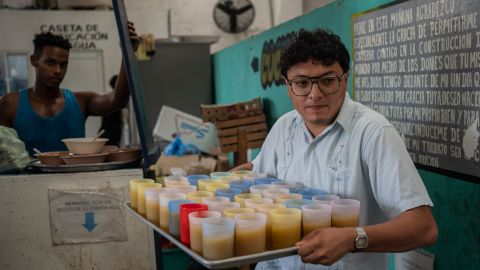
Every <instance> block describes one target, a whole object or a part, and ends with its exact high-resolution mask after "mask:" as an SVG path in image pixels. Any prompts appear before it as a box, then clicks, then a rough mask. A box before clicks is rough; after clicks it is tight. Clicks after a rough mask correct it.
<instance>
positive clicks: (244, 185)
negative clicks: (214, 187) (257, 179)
mask: <svg viewBox="0 0 480 270" xmlns="http://www.w3.org/2000/svg"><path fill="white" fill-rule="evenodd" d="M251 186H253V181H252V180H235V181H231V182H230V188H236V189H240V190H241V191H242V193H248V192H249V191H250V187H251Z"/></svg>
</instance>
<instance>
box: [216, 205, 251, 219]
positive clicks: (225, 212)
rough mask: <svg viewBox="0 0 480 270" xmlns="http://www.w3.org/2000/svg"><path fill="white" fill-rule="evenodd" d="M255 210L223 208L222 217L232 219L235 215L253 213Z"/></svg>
mask: <svg viewBox="0 0 480 270" xmlns="http://www.w3.org/2000/svg"><path fill="white" fill-rule="evenodd" d="M254 212H255V210H254V209H253V208H238V207H231V208H225V209H224V210H223V215H224V216H225V217H227V218H234V217H235V215H237V214H243V213H254Z"/></svg>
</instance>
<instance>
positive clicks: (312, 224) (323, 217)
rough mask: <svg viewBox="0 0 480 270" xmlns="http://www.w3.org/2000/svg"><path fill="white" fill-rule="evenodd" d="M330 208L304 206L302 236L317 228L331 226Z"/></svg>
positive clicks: (322, 205) (314, 205)
mask: <svg viewBox="0 0 480 270" xmlns="http://www.w3.org/2000/svg"><path fill="white" fill-rule="evenodd" d="M331 217H332V207H331V206H330V205H328V204H313V203H312V204H306V205H303V206H302V224H303V236H305V235H307V234H309V233H311V232H312V231H313V230H315V229H318V228H327V227H331V226H332V219H331Z"/></svg>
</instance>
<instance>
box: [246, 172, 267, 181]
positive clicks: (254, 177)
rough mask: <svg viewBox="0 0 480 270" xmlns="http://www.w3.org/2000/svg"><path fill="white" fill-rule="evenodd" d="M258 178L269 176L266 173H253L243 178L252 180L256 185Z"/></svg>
mask: <svg viewBox="0 0 480 270" xmlns="http://www.w3.org/2000/svg"><path fill="white" fill-rule="evenodd" d="M256 178H267V174H266V173H256V172H252V173H249V174H247V175H245V176H243V179H248V180H252V181H253V182H254V183H255V179H256Z"/></svg>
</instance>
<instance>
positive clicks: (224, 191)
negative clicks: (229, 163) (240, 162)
mask: <svg viewBox="0 0 480 270" xmlns="http://www.w3.org/2000/svg"><path fill="white" fill-rule="evenodd" d="M240 193H242V190H240V189H238V188H221V189H217V191H216V193H215V195H216V196H223V197H228V198H229V199H230V201H231V202H234V201H235V198H234V197H235V195H238V194H240Z"/></svg>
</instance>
